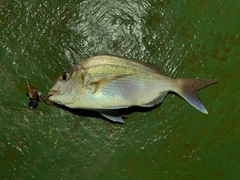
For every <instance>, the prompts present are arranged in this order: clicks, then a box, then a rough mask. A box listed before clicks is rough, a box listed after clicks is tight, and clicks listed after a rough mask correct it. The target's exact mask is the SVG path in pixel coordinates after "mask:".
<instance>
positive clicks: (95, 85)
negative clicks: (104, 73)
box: [90, 73, 131, 94]
mask: <svg viewBox="0 0 240 180" xmlns="http://www.w3.org/2000/svg"><path fill="white" fill-rule="evenodd" d="M130 75H131V74H122V73H116V74H113V75H111V76H108V77H105V78H102V79H100V80H97V81H93V82H91V83H90V87H91V89H92V93H93V94H94V93H95V92H97V90H98V89H100V88H101V87H102V86H104V85H105V84H107V83H110V82H111V81H114V80H117V79H119V78H123V77H126V76H130Z"/></svg>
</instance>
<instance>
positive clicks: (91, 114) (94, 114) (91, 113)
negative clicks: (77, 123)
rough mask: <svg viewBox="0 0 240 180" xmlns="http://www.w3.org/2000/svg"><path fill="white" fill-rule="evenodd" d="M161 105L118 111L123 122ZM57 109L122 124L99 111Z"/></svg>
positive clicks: (65, 107)
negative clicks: (128, 117) (136, 113)
mask: <svg viewBox="0 0 240 180" xmlns="http://www.w3.org/2000/svg"><path fill="white" fill-rule="evenodd" d="M161 104H162V103H160V104H156V105H155V106H153V107H140V106H132V107H129V108H124V109H117V110H116V111H117V112H118V113H119V114H120V115H121V116H122V119H123V120H127V115H129V114H132V113H134V112H142V113H144V112H150V111H152V110H153V109H155V108H157V107H159V106H160V105H161ZM57 107H58V108H60V109H62V110H65V111H68V112H70V113H72V114H74V115H77V116H83V117H93V118H100V119H104V120H106V121H109V122H111V123H114V124H121V123H119V122H113V121H111V120H109V119H107V118H105V117H103V116H102V115H101V114H100V113H98V112H97V111H94V110H87V109H72V108H69V107H67V106H64V105H57Z"/></svg>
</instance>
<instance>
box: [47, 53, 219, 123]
mask: <svg viewBox="0 0 240 180" xmlns="http://www.w3.org/2000/svg"><path fill="white" fill-rule="evenodd" d="M213 83H215V81H214V80H199V79H172V78H170V77H167V76H164V75H162V74H160V73H159V72H158V71H157V70H156V69H155V68H153V67H150V66H149V65H148V64H146V63H143V62H140V61H134V60H129V59H125V58H122V57H116V56H107V55H105V56H94V57H91V58H88V59H86V60H85V61H81V62H79V63H78V64H76V65H74V66H73V67H72V68H71V70H70V71H68V72H65V73H64V74H63V75H61V76H60V78H59V80H58V81H57V82H56V83H55V85H54V86H53V87H52V88H51V90H50V91H49V93H48V94H49V100H50V101H52V102H54V103H57V104H61V105H65V106H67V107H69V108H79V109H90V110H96V111H98V112H99V113H101V114H102V115H103V116H105V117H106V118H108V119H110V120H112V121H115V122H123V120H122V118H121V117H120V115H119V114H118V113H117V112H116V111H115V110H116V109H120V108H128V107H131V106H142V107H152V106H154V105H156V104H158V103H160V102H161V101H162V100H163V99H164V97H165V96H166V94H167V93H168V92H169V91H173V92H176V93H177V94H179V95H180V96H182V97H183V98H184V99H185V100H186V101H188V102H189V103H190V104H191V105H193V106H194V107H195V108H197V109H198V110H200V111H201V112H203V113H207V110H206V109H205V108H204V106H203V105H202V103H201V102H200V101H199V99H198V98H197V96H196V93H195V92H196V91H198V90H200V89H202V88H204V87H205V86H208V85H210V84H213Z"/></svg>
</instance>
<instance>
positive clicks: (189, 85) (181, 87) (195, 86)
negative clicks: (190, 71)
mask: <svg viewBox="0 0 240 180" xmlns="http://www.w3.org/2000/svg"><path fill="white" fill-rule="evenodd" d="M176 80H177V81H178V87H177V88H176V89H175V92H176V93H177V94H179V95H180V96H181V97H182V98H184V99H185V100H186V101H187V102H188V103H189V104H191V105H192V106H193V107H195V108H196V109H198V110H199V111H201V112H202V113H205V114H208V112H207V110H206V109H205V107H204V106H203V104H202V103H201V101H200V100H199V99H198V96H197V94H196V92H197V91H199V90H200V89H203V88H205V87H206V86H209V85H212V84H215V83H216V81H214V80H211V79H183V78H178V79H176Z"/></svg>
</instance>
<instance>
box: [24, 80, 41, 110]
mask: <svg viewBox="0 0 240 180" xmlns="http://www.w3.org/2000/svg"><path fill="white" fill-rule="evenodd" d="M27 97H28V98H29V100H30V102H29V103H28V106H29V107H30V108H31V109H36V108H37V106H38V102H39V95H38V91H37V89H36V88H35V87H34V86H33V85H31V84H30V82H29V81H27Z"/></svg>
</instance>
